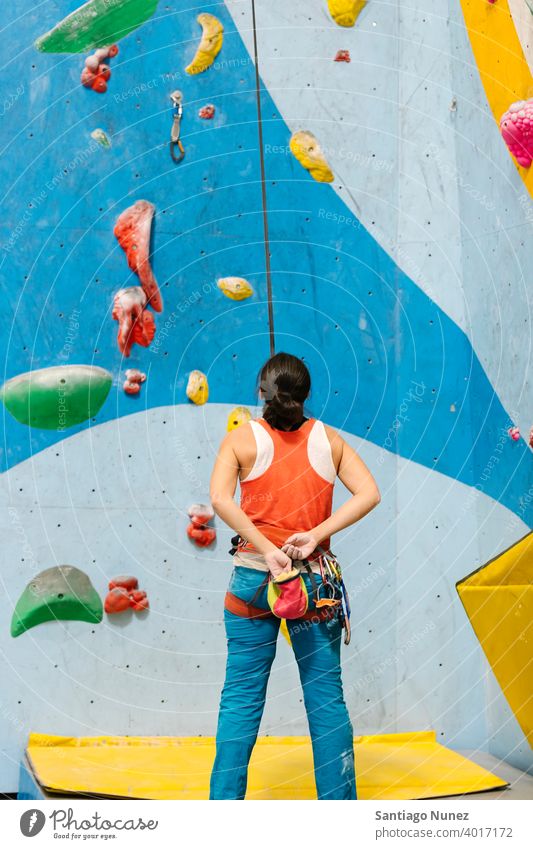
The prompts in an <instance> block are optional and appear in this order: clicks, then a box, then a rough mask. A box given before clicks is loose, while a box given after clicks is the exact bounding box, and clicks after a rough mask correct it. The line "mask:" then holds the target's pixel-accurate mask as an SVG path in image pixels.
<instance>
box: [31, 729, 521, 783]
mask: <svg viewBox="0 0 533 849" xmlns="http://www.w3.org/2000/svg"><path fill="white" fill-rule="evenodd" d="M354 745H355V760H356V774H357V793H358V796H359V798H360V799H428V798H432V797H436V796H452V795H457V794H460V793H477V792H479V791H481V790H490V789H492V788H495V787H505V786H506V784H507V782H506V781H503V780H502V779H501V778H498V777H497V776H496V775H493V774H492V773H490V772H488V771H487V770H486V769H483V768H482V767H479V766H477V764H475V763H472V761H469V760H468V759H467V758H464V757H462V755H459V754H457V753H456V752H452V751H451V750H450V749H447V748H445V747H444V746H441V745H440V744H439V743H437V742H436V735H435V732H434V731H415V732H410V733H405V734H379V735H373V736H367V737H355V738H354ZM27 756H28V759H29V761H30V764H31V766H32V769H33V771H34V774H35V777H36V778H37V780H38V781H39V783H40V784H41V786H42V787H43V788H44V789H45V790H46V791H48V792H52V793H54V792H55V793H64V794H65V793H66V794H74V795H80V794H91V795H95V796H115V797H117V796H118V797H126V798H134V799H207V798H208V795H209V790H208V788H209V774H210V772H211V767H212V764H213V760H214V757H215V743H214V739H213V738H212V737H56V736H50V735H48V734H30V738H29V744H28V748H27ZM247 798H248V799H316V792H315V785H314V778H313V759H312V753H311V744H310V741H309V738H308V737H261V738H259V740H258V742H257V745H256V747H255V750H254V753H253V756H252V761H251V764H250V772H249V781H248V793H247Z"/></svg>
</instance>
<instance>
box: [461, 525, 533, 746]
mask: <svg viewBox="0 0 533 849" xmlns="http://www.w3.org/2000/svg"><path fill="white" fill-rule="evenodd" d="M456 587H457V592H458V593H459V598H460V599H461V601H462V603H463V606H464V608H465V610H466V613H467V616H468V618H469V619H470V622H471V624H472V627H473V629H474V631H475V634H476V637H477V638H478V640H479V642H480V643H481V647H482V649H483V651H484V652H485V655H486V657H487V660H488V661H489V663H490V665H491V666H492V670H493V672H494V675H495V676H496V678H497V680H498V683H499V685H500V687H501V688H502V690H503V692H504V694H505V698H506V699H507V701H508V702H509V705H510V707H511V709H512V711H513V713H514V715H515V716H516V719H517V720H518V723H519V724H520V727H521V729H522V731H523V732H524V734H525V735H526V737H527V740H528V742H529V745H530V746H533V694H532V692H531V682H532V681H533V532H532V533H528V534H527V535H526V536H525V537H522V539H521V540H519V541H518V542H516V543H515V544H514V545H512V546H511V547H510V548H508V549H506V550H505V551H503V552H502V553H501V554H498V556H497V557H494V558H493V559H492V560H489V562H488V563H485V565H484V566H481V567H480V568H479V569H476V571H475V572H472V573H471V574H470V575H467V577H466V578H463V580H462V581H458V583H457V585H456Z"/></svg>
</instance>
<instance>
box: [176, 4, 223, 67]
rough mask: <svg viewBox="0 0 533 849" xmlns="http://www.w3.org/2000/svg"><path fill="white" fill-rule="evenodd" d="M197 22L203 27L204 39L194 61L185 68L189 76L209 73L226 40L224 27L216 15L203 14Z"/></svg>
mask: <svg viewBox="0 0 533 849" xmlns="http://www.w3.org/2000/svg"><path fill="white" fill-rule="evenodd" d="M196 20H197V21H198V23H199V24H200V26H201V27H202V38H201V40H200V44H199V45H198V49H197V51H196V53H195V55H194V59H193V60H192V62H191V64H190V65H187V67H186V68H185V71H186V72H187V74H201V73H202V72H203V71H207V69H208V68H209V67H210V66H211V65H212V64H213V62H214V61H215V58H216V57H217V56H218V54H219V53H220V48H221V47H222V41H223V40H224V27H223V26H222V24H221V23H220V21H219V19H218V18H215V16H214V15H210V14H209V12H202V13H201V14H200V15H198V17H197V18H196Z"/></svg>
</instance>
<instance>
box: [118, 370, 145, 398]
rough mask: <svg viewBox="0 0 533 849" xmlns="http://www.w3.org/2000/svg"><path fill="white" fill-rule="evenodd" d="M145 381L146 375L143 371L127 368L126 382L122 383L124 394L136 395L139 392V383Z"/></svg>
mask: <svg viewBox="0 0 533 849" xmlns="http://www.w3.org/2000/svg"><path fill="white" fill-rule="evenodd" d="M145 380H146V375H145V373H144V372H143V371H139V370H138V369H136V368H129V369H128V370H127V371H126V380H125V381H124V387H123V388H124V392H125V393H126V394H127V395H138V394H139V392H140V391H141V383H144V381H145Z"/></svg>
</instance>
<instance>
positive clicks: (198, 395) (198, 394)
mask: <svg viewBox="0 0 533 849" xmlns="http://www.w3.org/2000/svg"><path fill="white" fill-rule="evenodd" d="M186 392H187V398H188V399H189V401H192V402H193V404H205V402H206V401H207V399H208V398H209V386H208V384H207V377H206V376H205V374H204V373H203V371H198V369H194V371H191V373H190V375H189V381H188V383H187V390H186Z"/></svg>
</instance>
